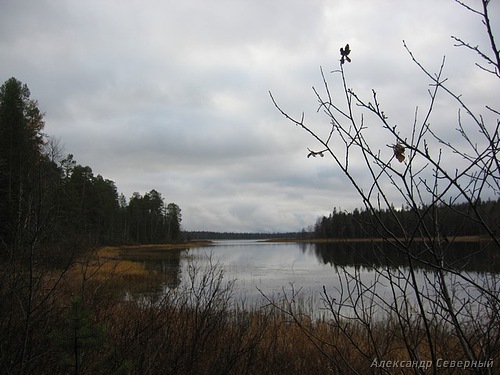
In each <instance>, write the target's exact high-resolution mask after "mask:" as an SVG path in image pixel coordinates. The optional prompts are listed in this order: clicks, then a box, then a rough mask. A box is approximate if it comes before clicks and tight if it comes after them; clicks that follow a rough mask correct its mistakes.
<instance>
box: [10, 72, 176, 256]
mask: <svg viewBox="0 0 500 375" xmlns="http://www.w3.org/2000/svg"><path fill="white" fill-rule="evenodd" d="M37 104H38V103H37V102H36V101H35V100H32V99H30V91H29V89H28V87H27V86H26V85H25V84H22V83H21V82H19V81H18V80H16V79H15V78H10V79H9V80H7V81H6V82H5V83H4V84H3V85H2V86H1V87H0V243H1V244H3V245H7V246H8V247H10V248H19V247H23V246H25V245H26V246H34V244H39V243H46V244H52V245H53V244H54V243H55V242H58V241H59V242H60V241H69V240H70V239H73V241H77V242H82V241H83V242H87V243H92V244H105V243H118V242H120V243H123V242H138V243H151V242H162V241H176V240H179V238H180V235H181V231H180V221H181V214H180V211H181V210H180V208H179V207H178V206H177V205H176V204H174V203H170V204H168V205H166V204H165V202H164V199H163V198H162V196H161V194H160V193H159V192H157V191H156V190H154V189H153V190H151V191H150V192H148V193H145V194H144V196H141V195H140V194H139V193H134V194H133V195H132V197H131V198H130V199H129V201H128V202H127V200H126V199H125V197H124V196H123V194H121V195H119V194H118V192H117V188H116V186H115V183H114V182H113V181H111V180H108V179H105V178H103V177H102V176H101V175H97V176H95V175H94V173H93V172H92V169H91V168H90V167H89V166H82V165H79V164H77V163H76V161H75V160H74V159H73V155H71V154H69V155H67V156H64V155H62V151H61V148H60V146H59V144H58V142H57V141H55V140H54V139H51V138H49V137H47V136H46V135H45V134H44V133H43V132H42V131H43V128H44V125H45V124H44V120H43V113H42V112H41V111H40V110H39V109H38V107H37ZM30 244H31V245H30Z"/></svg>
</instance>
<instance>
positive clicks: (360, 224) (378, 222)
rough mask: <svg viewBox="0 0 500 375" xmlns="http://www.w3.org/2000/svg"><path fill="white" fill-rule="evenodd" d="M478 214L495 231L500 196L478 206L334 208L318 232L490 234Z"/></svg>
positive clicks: (347, 235) (326, 235) (373, 235)
mask: <svg viewBox="0 0 500 375" xmlns="http://www.w3.org/2000/svg"><path fill="white" fill-rule="evenodd" d="M478 215H479V217H480V221H483V222H484V223H486V224H487V226H488V227H489V228H491V230H492V232H494V233H495V228H499V227H500V199H497V200H487V201H482V202H477V204H476V205H475V210H474V208H473V207H472V206H471V205H470V204H468V203H461V204H453V205H434V206H432V207H429V206H422V207H419V208H418V209H410V208H409V207H402V208H401V209H395V208H391V209H387V210H379V211H376V212H374V213H373V212H371V211H368V210H363V209H355V210H354V211H352V212H344V211H341V210H337V209H336V208H334V210H333V212H332V213H331V214H330V215H329V216H328V217H326V216H323V217H320V218H318V220H317V222H316V225H315V226H314V235H315V237H317V238H367V237H370V238H380V237H391V236H395V237H403V236H408V235H413V233H414V234H415V236H416V237H419V236H422V235H424V234H425V233H427V234H429V235H435V234H437V233H439V234H440V235H442V236H444V238H445V239H446V238H447V237H449V238H450V239H451V237H454V236H477V235H482V234H487V233H485V232H484V231H485V229H484V226H483V225H480V224H479V218H478ZM424 228H425V229H424ZM422 230H424V231H425V232H424V231H422ZM496 234H497V235H500V233H496Z"/></svg>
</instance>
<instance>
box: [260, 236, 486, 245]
mask: <svg viewBox="0 0 500 375" xmlns="http://www.w3.org/2000/svg"><path fill="white" fill-rule="evenodd" d="M395 240H398V241H401V242H403V241H404V240H405V239H404V238H396V239H394V238H380V237H379V238H271V239H267V240H262V242H297V243H366V242H392V241H395ZM424 240H425V239H424V238H422V237H415V238H413V240H412V242H422V241H424ZM444 241H445V242H453V243H456V242H459V243H467V242H490V241H492V239H491V238H490V237H487V236H480V235H478V236H457V237H454V238H451V241H450V239H449V238H448V239H446V240H444Z"/></svg>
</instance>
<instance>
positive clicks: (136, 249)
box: [98, 236, 491, 259]
mask: <svg viewBox="0 0 500 375" xmlns="http://www.w3.org/2000/svg"><path fill="white" fill-rule="evenodd" d="M258 241H261V242H290V243H293V242H295V243H311V244H314V243H319V244H321V243H340V244H342V243H369V242H389V241H394V239H387V238H271V239H263V240H258ZM398 241H402V242H404V239H403V238H399V239H398ZM413 241H423V239H422V238H414V239H413ZM443 241H445V242H446V241H450V242H458V243H473V242H476V243H477V242H489V241H491V239H490V238H489V237H486V236H459V237H454V238H447V239H443ZM210 245H213V241H211V240H199V241H186V242H179V243H159V244H134V245H116V246H104V247H102V248H100V249H99V251H98V253H99V256H101V257H103V258H108V259H119V258H121V257H122V256H123V255H125V254H126V257H127V258H129V257H134V256H141V257H143V256H144V255H150V256H154V255H158V254H159V253H161V252H164V251H174V250H186V249H192V248H196V247H203V246H210Z"/></svg>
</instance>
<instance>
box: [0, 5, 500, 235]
mask: <svg viewBox="0 0 500 375" xmlns="http://www.w3.org/2000/svg"><path fill="white" fill-rule="evenodd" d="M499 13H500V12H499ZM492 14H494V12H492ZM450 35H459V36H461V37H463V38H464V39H466V40H470V41H471V43H472V44H479V45H483V46H487V44H486V43H487V40H485V37H484V35H483V30H482V25H481V23H480V20H479V19H478V18H477V17H475V16H474V15H472V14H470V13H468V12H466V11H465V10H464V9H463V8H462V7H460V6H459V5H458V4H456V3H455V2H453V1H442V2H435V1H432V0H425V1H420V2H415V1H401V2H394V1H390V0H383V1H378V2H373V1H369V0H362V1H357V2H353V1H349V0H337V1H326V0H313V1H307V2H304V1H298V0H294V1H289V0H287V1H285V0H279V1H272V2H270V1H264V0H258V1H243V0H240V1H229V0H216V1H211V2H207V1H201V0H188V1H159V0H148V1H139V0H128V1H118V0H110V1H97V0H94V1H84V2H68V1H62V0H36V1H35V0H32V1H24V0H23V1H11V2H3V3H2V5H0V54H1V56H2V59H1V61H0V68H1V69H0V79H1V80H2V82H4V81H5V80H6V79H8V78H9V77H11V76H15V77H16V78H17V79H19V80H21V81H22V82H24V83H27V84H28V86H29V87H30V89H31V92H32V96H33V97H34V98H36V99H38V100H39V106H40V108H41V110H42V111H44V112H45V113H46V132H47V133H48V134H49V135H51V136H54V137H57V138H60V139H61V142H62V143H63V144H64V145H65V149H66V152H67V153H69V152H71V153H73V154H74V155H75V158H76V160H77V162H79V163H80V164H84V165H89V166H91V167H92V168H93V170H94V172H95V173H96V174H97V173H99V174H102V175H103V176H104V177H106V178H109V179H112V180H113V181H115V182H116V184H117V186H118V189H119V191H120V192H123V193H124V194H125V196H127V197H130V196H131V194H132V192H134V191H138V192H140V193H141V194H142V193H144V192H146V191H149V190H151V189H153V188H155V189H156V190H158V191H160V192H161V193H162V195H163V196H164V198H165V199H166V200H167V202H175V203H177V204H178V205H179V206H180V207H181V209H182V213H183V227H184V228H185V229H187V230H217V231H270V232H273V231H288V230H290V231H293V230H300V229H302V228H304V227H307V226H309V225H312V224H314V222H315V220H316V218H317V217H318V216H319V215H323V214H327V213H328V212H331V210H332V209H333V207H334V206H336V207H341V208H343V209H352V208H354V207H359V206H360V205H361V202H360V201H359V200H358V198H357V196H356V194H355V193H354V191H353V190H352V188H350V187H349V184H348V183H347V181H346V179H345V178H344V177H343V176H342V175H341V174H340V172H339V171H338V170H336V169H335V167H334V164H333V162H332V160H331V159H329V158H316V159H307V158H306V155H307V147H315V146H316V144H315V143H314V140H312V139H311V138H309V137H308V136H307V135H306V134H305V133H303V132H301V131H300V129H298V128H297V127H294V126H293V125H291V124H290V123H288V122H287V121H286V119H284V118H283V117H282V116H281V114H280V113H279V112H278V111H277V110H276V109H275V108H274V106H273V104H272V102H271V100H270V98H269V95H268V92H269V91H272V92H273V94H274V96H275V97H276V98H277V100H278V101H279V103H280V105H281V106H282V107H283V108H284V109H286V110H288V111H289V112H290V113H291V114H292V115H296V116H300V114H301V113H302V112H305V113H306V116H307V118H308V119H309V120H311V121H312V122H313V123H317V124H318V125H317V126H318V131H320V132H328V119H325V118H324V117H322V116H321V114H317V113H316V109H317V104H316V99H315V97H314V94H313V92H312V90H311V86H315V87H321V84H322V81H321V76H320V74H319V67H320V66H323V67H324V70H325V72H327V73H328V78H330V75H329V72H330V71H331V70H334V69H336V68H338V59H339V52H338V51H339V48H340V46H342V45H344V44H345V43H346V42H349V43H350V44H351V48H352V51H353V52H352V59H353V62H352V63H351V64H349V66H346V70H347V73H348V77H349V79H350V81H349V84H350V85H351V87H353V88H354V89H355V90H356V92H358V93H359V94H360V95H365V96H366V95H371V90H372V89H376V90H377V92H378V93H379V96H380V100H381V101H382V103H383V104H384V106H385V107H386V113H387V114H390V116H391V117H390V118H391V120H392V121H394V123H397V124H400V125H404V124H405V123H407V124H408V126H410V125H411V124H412V122H413V118H414V113H415V107H416V106H422V107H424V106H425V105H426V103H427V102H428V95H427V89H428V81H427V80H426V79H425V77H423V75H422V74H421V73H420V72H419V70H418V68H417V67H416V66H415V65H414V64H413V63H412V62H411V60H410V58H409V56H408V54H407V53H406V51H405V50H404V48H403V44H402V40H403V39H404V40H405V41H406V42H407V43H408V45H409V46H410V48H411V49H412V51H413V52H414V53H415V55H416V56H418V57H419V59H420V60H421V62H422V63H423V64H425V65H426V66H428V67H430V69H431V70H436V69H437V68H439V65H440V63H441V60H442V56H443V55H447V59H448V62H447V68H446V71H447V73H448V74H447V75H448V76H450V78H452V79H453V81H452V82H453V83H452V84H453V85H455V86H454V87H456V88H458V89H459V91H461V90H462V89H463V90H464V91H465V92H466V93H467V94H468V97H469V98H470V100H471V101H472V105H475V106H477V107H478V108H479V107H482V106H483V105H484V104H490V105H493V106H494V105H495V104H496V103H495V100H496V98H497V97H498V90H497V88H496V87H495V86H494V85H493V83H491V79H489V77H488V76H487V75H485V74H484V73H482V72H479V73H477V72H476V71H475V70H474V62H475V61H476V60H475V58H476V56H471V55H470V53H468V52H467V51H465V50H463V49H462V50H459V49H457V48H455V47H453V41H452V40H451V38H450ZM494 98H495V99H494ZM474 101H477V104H475V103H474ZM445 104H446V103H445ZM446 113H447V114H446V115H445V114H443V115H438V116H436V121H442V122H443V128H446V129H450V128H453V122H456V110H454V109H452V110H451V111H448V112H446ZM450 123H451V125H450ZM450 126H451V127H450ZM387 142H390V141H387ZM382 144H383V143H382ZM360 178H362V175H361V174H360Z"/></svg>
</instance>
